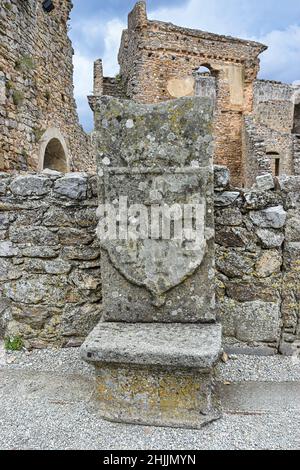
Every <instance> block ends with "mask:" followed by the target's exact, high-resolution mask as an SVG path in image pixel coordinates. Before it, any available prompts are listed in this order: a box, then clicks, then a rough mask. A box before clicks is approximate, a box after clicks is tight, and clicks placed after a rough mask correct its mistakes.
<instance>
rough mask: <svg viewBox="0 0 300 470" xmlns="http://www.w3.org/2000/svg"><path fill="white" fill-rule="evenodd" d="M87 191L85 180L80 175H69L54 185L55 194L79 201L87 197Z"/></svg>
mask: <svg viewBox="0 0 300 470" xmlns="http://www.w3.org/2000/svg"><path fill="white" fill-rule="evenodd" d="M87 189H88V187H87V178H86V177H85V176H84V175H83V174H82V173H78V174H76V173H70V174H69V175H66V176H64V177H63V178H60V179H58V180H57V181H56V182H55V184H54V192H55V193H57V194H59V195H60V196H64V197H66V198H69V199H77V200H79V201H81V200H83V199H85V198H86V197H87Z"/></svg>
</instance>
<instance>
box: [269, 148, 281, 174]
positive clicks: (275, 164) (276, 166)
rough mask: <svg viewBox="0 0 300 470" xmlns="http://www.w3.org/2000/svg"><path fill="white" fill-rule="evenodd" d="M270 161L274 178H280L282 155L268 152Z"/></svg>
mask: <svg viewBox="0 0 300 470" xmlns="http://www.w3.org/2000/svg"><path fill="white" fill-rule="evenodd" d="M267 156H268V158H269V160H270V164H271V170H272V175H273V176H280V155H279V153H278V152H267Z"/></svg>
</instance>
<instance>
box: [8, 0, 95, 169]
mask: <svg viewBox="0 0 300 470" xmlns="http://www.w3.org/2000/svg"><path fill="white" fill-rule="evenodd" d="M71 8H72V2H71V0H46V1H44V0H26V1H24V0H0V38H1V41H0V171H14V170H15V171H27V170H32V171H40V170H43V169H44V168H51V169H55V170H60V171H63V172H66V171H70V170H89V169H92V168H93V160H92V154H91V150H90V144H89V137H88V136H87V135H86V134H85V133H84V131H83V129H82V128H81V126H80V125H79V120H78V116H77V111H76V104H75V100H74V96H73V65H72V55H73V49H72V44H71V41H70V40H69V38H68V35H67V31H68V19H69V14H70V11H71Z"/></svg>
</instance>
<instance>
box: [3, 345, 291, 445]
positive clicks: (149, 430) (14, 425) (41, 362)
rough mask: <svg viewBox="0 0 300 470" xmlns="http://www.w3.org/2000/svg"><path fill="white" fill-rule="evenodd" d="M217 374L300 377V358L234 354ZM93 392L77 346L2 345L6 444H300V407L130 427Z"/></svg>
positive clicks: (227, 377)
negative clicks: (200, 422)
mask: <svg viewBox="0 0 300 470" xmlns="http://www.w3.org/2000/svg"><path fill="white" fill-rule="evenodd" d="M241 371H243V377H242V376H241ZM218 376H219V379H220V380H224V381H226V380H230V381H232V380H236V381H241V379H242V380H243V381H245V380H251V381H253V380H261V381H278V380H286V381H288V382H293V381H297V380H300V362H299V360H297V359H296V358H281V357H274V358H273V357H272V358H260V357H257V358H255V357H246V356H245V357H239V358H238V359H237V358H235V357H233V358H232V360H229V361H228V362H227V363H226V364H222V365H221V366H220V367H219V371H218ZM92 391H93V374H92V370H91V369H90V368H89V367H88V366H87V365H85V364H84V363H83V362H82V361H81V360H80V358H79V351H78V349H69V350H67V349H65V350H60V351H56V350H46V351H34V352H32V353H30V354H28V353H27V354H26V353H24V352H23V353H13V354H5V352H4V350H3V347H1V345H0V449H95V450H117V449H120V450H127V449H132V450H135V449H146V450H156V449H166V450H171V449H178V450H196V449H236V450H237V449H278V450H279V449H298V450H299V449H300V426H299V424H300V412H295V411H285V412H277V413H275V412H274V413H272V412H271V413H250V414H247V413H246V414H244V413H232V414H225V415H224V417H223V419H221V420H219V421H217V422H215V423H213V424H210V425H209V426H207V427H205V428H204V429H203V430H200V431H193V430H182V429H168V428H153V427H144V426H131V425H123V424H113V423H109V422H106V421H104V420H102V419H101V418H100V417H99V415H98V411H97V408H96V404H95V402H94V401H93V398H92Z"/></svg>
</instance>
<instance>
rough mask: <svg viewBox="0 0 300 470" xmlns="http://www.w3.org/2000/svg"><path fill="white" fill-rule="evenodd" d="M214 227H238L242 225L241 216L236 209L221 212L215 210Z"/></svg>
mask: <svg viewBox="0 0 300 470" xmlns="http://www.w3.org/2000/svg"><path fill="white" fill-rule="evenodd" d="M215 216H216V218H215V222H216V225H225V226H226V227H228V226H229V227H238V226H240V225H242V223H243V216H242V214H241V211H240V210H239V209H238V208H237V207H232V208H228V209H223V210H217V211H216V213H215Z"/></svg>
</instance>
